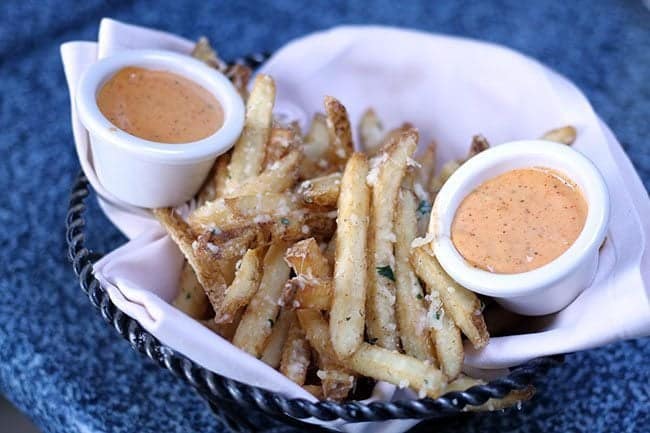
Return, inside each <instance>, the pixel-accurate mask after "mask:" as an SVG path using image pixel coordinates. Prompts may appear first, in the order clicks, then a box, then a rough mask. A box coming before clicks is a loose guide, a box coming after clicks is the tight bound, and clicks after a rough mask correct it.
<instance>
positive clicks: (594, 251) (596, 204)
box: [429, 140, 609, 315]
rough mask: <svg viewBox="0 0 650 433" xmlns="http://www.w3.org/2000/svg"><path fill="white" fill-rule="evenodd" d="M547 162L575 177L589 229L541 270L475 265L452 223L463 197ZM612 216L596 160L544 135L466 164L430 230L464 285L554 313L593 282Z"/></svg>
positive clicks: (441, 196)
mask: <svg viewBox="0 0 650 433" xmlns="http://www.w3.org/2000/svg"><path fill="white" fill-rule="evenodd" d="M530 167H547V168H551V169H554V170H557V171H559V172H560V173H563V174H564V175H566V176H567V177H568V178H569V179H571V180H572V181H574V182H575V183H576V184H577V185H578V186H579V188H580V190H581V191H582V193H583V195H584V197H585V200H586V201H587V205H588V211H587V218H586V220H585V225H584V228H583V229H582V232H581V233H580V235H579V236H578V238H577V239H576V241H575V242H574V243H573V245H571V246H570V247H569V248H568V249H567V250H566V251H565V252H564V253H563V254H562V255H560V256H559V257H558V258H556V259H555V260H553V261H551V262H550V263H548V264H546V265H544V266H541V267H539V268H537V269H534V270H532V271H528V272H522V273H519V274H497V273H492V272H488V271H485V270H482V269H479V268H476V267H474V266H472V265H471V264H469V263H468V262H467V261H466V260H465V259H464V258H463V257H462V256H461V254H460V253H459V252H458V250H457V249H456V248H455V247H454V244H453V242H452V240H451V224H452V222H453V219H454V215H455V214H456V209H457V208H458V206H459V205H460V203H461V202H462V200H463V199H464V198H465V197H466V196H467V195H468V194H469V193H470V192H471V191H472V190H474V189H475V188H476V187H478V186H479V185H480V184H481V183H483V182H485V181H486V180H488V179H491V178H493V177H495V176H498V175H500V174H502V173H505V172H507V171H510V170H513V169H518V168H530ZM608 221H609V195H608V192H607V186H606V185H605V181H604V180H603V177H602V175H601V174H600V172H599V171H598V169H597V168H596V167H595V165H594V164H593V163H592V162H591V161H590V160H589V159H588V158H587V157H585V156H584V155H582V154H581V153H580V152H578V151H577V150H575V149H573V148H571V147H569V146H566V145H563V144H558V143H552V142H549V141H543V140H522V141H515V142H510V143H505V144H501V145H498V146H495V147H493V148H491V149H488V150H486V151H484V152H482V153H480V154H479V155H477V156H475V157H473V158H472V159H470V160H469V161H467V162H466V163H465V164H463V165H462V166H461V167H460V168H459V169H458V170H457V171H456V172H455V173H454V174H453V175H452V176H451V177H450V178H449V180H448V181H447V182H446V183H445V185H444V186H443V188H442V189H441V190H440V192H439V193H438V196H437V197H436V200H435V203H434V205H433V209H432V213H431V221H430V224H429V235H430V236H432V238H433V241H432V246H433V250H434V252H435V255H436V257H437V258H438V261H439V262H440V265H441V266H442V267H443V268H444V270H445V271H446V272H447V273H448V274H449V275H450V276H451V277H452V278H453V279H454V280H456V281H457V282H458V283H459V284H461V285H463V286H465V287H467V288H468V289H470V290H472V291H474V292H476V293H480V294H484V295H488V296H491V297H493V298H495V299H496V300H497V301H498V302H499V303H500V304H501V305H503V306H504V307H505V308H507V309H509V310H511V311H514V312H517V313H520V314H524V315H544V314H549V313H554V312H556V311H559V310H561V309H562V308H564V307H565V306H567V305H568V304H569V303H570V302H571V301H573V300H574V299H575V298H576V297H577V296H578V294H580V292H582V290H584V289H585V288H586V287H588V286H589V284H590V283H591V281H592V279H593V277H594V275H595V273H596V268H597V266H598V251H599V247H600V245H601V244H602V242H603V240H604V238H605V233H606V231H607V223H608Z"/></svg>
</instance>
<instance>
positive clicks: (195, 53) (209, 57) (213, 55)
mask: <svg viewBox="0 0 650 433" xmlns="http://www.w3.org/2000/svg"><path fill="white" fill-rule="evenodd" d="M190 55H191V56H192V57H194V58H195V59H198V60H201V61H202V62H204V63H206V64H207V65H208V66H212V67H213V68H215V69H216V70H218V71H220V72H225V71H226V69H227V68H228V64H227V63H226V62H224V61H223V60H221V59H220V58H219V56H218V55H217V52H216V51H215V50H214V49H213V48H212V46H211V45H210V41H208V38H206V37H205V36H201V37H200V38H199V40H198V41H197V42H196V45H194V49H192V53H191V54H190Z"/></svg>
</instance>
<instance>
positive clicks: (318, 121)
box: [299, 113, 333, 179]
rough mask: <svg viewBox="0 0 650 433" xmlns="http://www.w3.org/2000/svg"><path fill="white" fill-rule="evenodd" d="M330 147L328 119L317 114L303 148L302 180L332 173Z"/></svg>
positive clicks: (300, 174)
mask: <svg viewBox="0 0 650 433" xmlns="http://www.w3.org/2000/svg"><path fill="white" fill-rule="evenodd" d="M329 146H330V141H329V132H328V130H327V119H326V117H325V115H323V114H322V113H316V114H315V115H314V118H313V119H312V122H311V127H310V129H309V132H308V133H307V136H306V137H305V139H304V144H303V146H302V151H303V153H304V154H305V159H304V161H303V163H302V164H301V166H300V173H299V177H300V179H309V178H312V177H315V176H320V175H324V174H327V173H330V172H331V171H332V167H333V166H332V163H331V162H330V161H329V160H328V159H327V152H328V149H329Z"/></svg>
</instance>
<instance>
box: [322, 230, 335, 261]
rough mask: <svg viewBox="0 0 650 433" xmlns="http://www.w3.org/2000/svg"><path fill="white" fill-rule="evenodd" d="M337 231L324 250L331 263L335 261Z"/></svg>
mask: <svg viewBox="0 0 650 433" xmlns="http://www.w3.org/2000/svg"><path fill="white" fill-rule="evenodd" d="M336 238H337V236H336V232H335V233H334V234H333V235H332V237H331V238H330V240H329V242H328V243H327V245H326V246H325V251H323V254H324V255H325V257H326V258H327V261H328V262H330V263H334V261H335V260H336V259H335V256H336Z"/></svg>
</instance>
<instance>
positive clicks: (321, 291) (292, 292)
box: [282, 276, 334, 310]
mask: <svg viewBox="0 0 650 433" xmlns="http://www.w3.org/2000/svg"><path fill="white" fill-rule="evenodd" d="M333 291H334V289H333V287H332V280H331V279H330V278H315V277H304V276H297V277H294V278H292V279H290V280H289V281H288V282H287V284H286V285H285V294H284V296H283V300H282V302H283V305H286V306H287V307H290V308H313V309H316V310H329V309H330V307H331V304H332V292H333Z"/></svg>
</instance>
